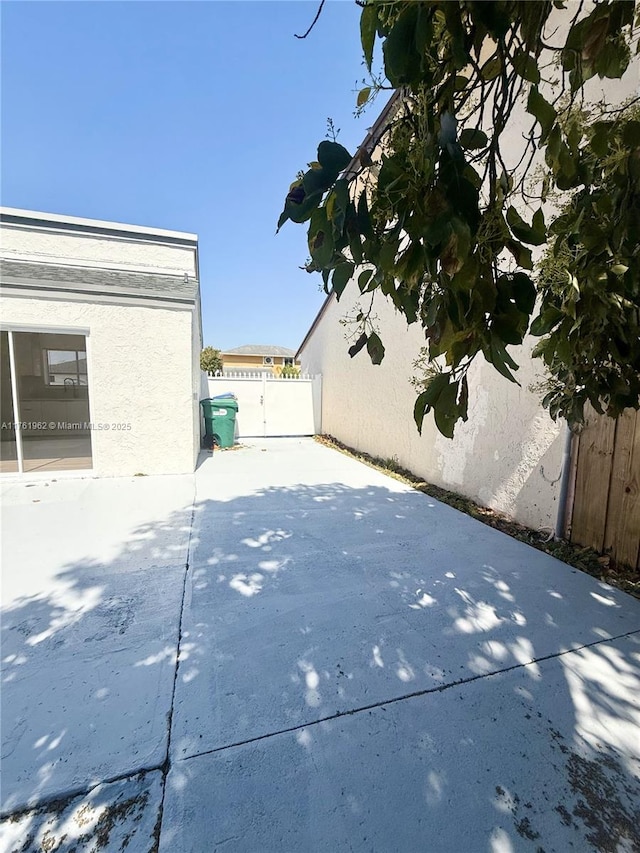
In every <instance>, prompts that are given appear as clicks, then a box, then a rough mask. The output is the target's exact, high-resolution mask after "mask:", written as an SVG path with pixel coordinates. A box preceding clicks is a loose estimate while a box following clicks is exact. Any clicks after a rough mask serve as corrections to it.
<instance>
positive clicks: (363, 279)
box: [358, 270, 377, 293]
mask: <svg viewBox="0 0 640 853" xmlns="http://www.w3.org/2000/svg"><path fill="white" fill-rule="evenodd" d="M372 275H373V270H363V271H362V272H361V273H360V275H359V276H358V287H359V288H360V292H361V293H366V292H367V287H368V285H369V282H370V281H371V276H372ZM376 286H377V284H376Z"/></svg>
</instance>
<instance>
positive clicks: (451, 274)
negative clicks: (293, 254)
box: [278, 0, 640, 437]
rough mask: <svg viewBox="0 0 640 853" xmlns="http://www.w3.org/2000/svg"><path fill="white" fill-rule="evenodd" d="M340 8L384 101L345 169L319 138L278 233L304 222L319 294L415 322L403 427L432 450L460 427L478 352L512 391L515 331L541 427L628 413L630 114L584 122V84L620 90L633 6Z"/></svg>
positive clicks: (632, 43)
mask: <svg viewBox="0 0 640 853" xmlns="http://www.w3.org/2000/svg"><path fill="white" fill-rule="evenodd" d="M359 5H361V6H362V14H361V22H360V29H361V41H362V49H363V52H364V56H365V60H366V64H367V66H368V68H369V71H370V72H371V70H372V63H373V56H374V45H375V42H376V39H379V40H380V41H381V43H382V55H383V61H384V77H385V78H386V80H387V81H388V84H389V87H390V88H393V89H396V90H399V97H398V108H397V109H395V110H394V111H392V113H391V116H390V118H389V119H388V121H387V122H386V123H385V124H384V126H383V127H381V128H379V131H378V133H377V136H376V137H375V138H374V139H373V140H372V144H371V146H370V148H369V150H362V149H361V150H360V151H359V152H358V155H357V157H356V158H352V156H351V154H350V153H349V152H348V151H347V150H346V149H345V148H344V147H343V146H342V145H340V144H339V143H338V142H336V141H335V140H333V141H331V140H325V141H323V142H321V143H320V145H319V147H318V153H317V159H316V160H315V161H314V162H312V163H310V164H309V168H308V170H307V171H306V172H305V173H304V174H301V175H300V176H299V178H298V179H297V180H296V181H295V182H294V183H293V184H292V185H291V187H290V190H289V193H288V195H287V198H286V202H285V206H284V210H283V212H282V214H281V216H280V220H279V222H278V227H279V228H280V227H281V226H282V225H283V224H284V223H285V222H286V221H287V220H288V219H290V220H292V221H293V222H297V223H303V222H308V223H309V225H308V245H309V253H310V261H309V263H308V264H307V269H308V270H309V271H310V272H313V271H318V272H320V273H321V275H322V280H323V283H324V287H325V290H326V291H327V292H328V293H329V292H332V291H333V292H334V293H335V294H336V296H337V297H338V298H340V296H341V294H342V293H343V291H344V289H345V287H346V285H347V283H348V282H349V281H350V280H351V279H353V278H354V277H355V280H356V281H357V285H358V287H359V289H360V291H361V292H362V293H363V294H364V293H376V292H380V293H382V294H384V296H386V297H387V298H389V299H391V300H392V301H393V304H394V305H395V307H396V308H397V310H398V311H400V312H402V314H403V315H404V316H405V317H406V319H407V321H408V322H409V323H415V322H418V323H420V324H421V325H422V327H423V329H424V333H425V338H426V343H427V351H428V359H429V362H430V364H431V371H430V375H429V379H428V382H427V384H426V386H425V390H423V391H422V393H421V394H420V395H419V397H418V399H417V401H416V405H415V418H416V423H417V424H418V428H421V425H422V421H423V419H424V416H425V414H426V413H428V412H429V411H431V410H433V412H434V416H435V421H436V425H437V427H438V429H439V430H440V431H441V432H442V433H443V434H444V435H446V436H449V437H450V436H452V435H453V430H454V427H455V424H456V423H457V421H458V420H460V419H462V420H466V419H467V400H468V380H467V374H468V371H469V368H470V365H471V364H472V362H473V361H474V359H475V358H476V357H478V356H479V355H482V356H483V357H484V358H485V359H486V360H487V361H488V362H490V363H491V364H493V365H494V367H495V368H496V370H498V371H499V372H500V373H501V374H502V375H503V376H504V377H506V378H507V379H509V380H511V381H514V382H515V381H516V378H515V376H514V372H515V371H516V370H517V369H518V365H517V364H516V362H515V361H514V359H513V357H512V355H510V354H509V352H508V350H507V347H509V346H513V345H517V344H520V343H522V341H523V339H524V336H525V334H526V333H527V330H530V331H531V333H532V334H534V335H538V336H541V341H540V342H539V344H538V346H537V347H536V350H535V355H537V356H539V357H540V358H542V359H543V360H544V363H545V365H546V368H547V370H548V372H549V375H550V380H549V388H548V393H547V394H546V395H545V398H544V403H545V405H547V406H548V407H549V409H550V412H551V414H552V416H553V417H557V416H559V415H560V416H563V417H566V418H567V419H568V420H569V422H570V423H572V424H575V423H579V422H580V421H581V420H582V418H583V409H584V405H585V403H586V402H587V401H590V402H591V403H592V404H593V406H594V407H595V408H596V409H597V410H598V411H606V412H607V413H608V414H609V415H612V416H616V415H617V414H619V413H620V411H622V409H624V408H625V407H627V406H633V407H635V408H638V405H639V396H640V378H639V377H640V317H639V314H640V248H639V246H640V121H639V120H638V113H637V110H635V111H634V110H633V109H631V108H629V107H627V108H625V109H622V108H619V109H610V108H608V107H607V106H606V105H604V104H602V105H600V107H599V109H598V110H596V114H595V115H594V105H593V104H591V113H590V114H589V113H587V112H586V109H587V106H588V105H589V90H588V87H589V83H588V81H589V80H590V79H591V78H593V77H596V78H609V79H617V78H621V77H622V76H623V75H624V74H625V72H626V73H629V74H634V75H635V77H636V80H637V76H638V65H637V64H635V65H633V64H632V59H633V57H634V56H635V55H637V52H638V47H637V38H636V33H637V29H638V27H639V26H640V15H639V14H638V11H637V10H636V8H635V3H634V2H626V0H611V2H601V3H597V4H595V5H592V4H586V3H583V2H580V3H578V2H576V3H570V4H568V7H567V8H565V4H564V3H562V2H560V0H554V2H535V1H533V2H532V1H531V0H498V2H486V0H430V1H428V2H413V0H409V2H407V0H396V2H364V3H362V2H360V3H359ZM636 62H637V60H636ZM630 66H631V67H630ZM585 87H586V88H585ZM376 88H381V84H380V82H379V80H378V81H376V80H375V79H374V81H373V82H372V84H371V86H367V87H365V88H364V89H363V90H362V91H361V92H360V95H359V99H358V102H359V104H362V103H364V102H365V101H366V100H367V99H369V98H370V97H371V95H372V92H373V91H374V90H375V89H376ZM637 88H638V86H637V85H636V89H637ZM514 127H519V128H521V130H520V132H519V133H515V134H514V130H513V128H514ZM514 140H515V144H514ZM376 146H379V147H380V150H381V151H382V153H381V155H380V157H379V159H378V158H377V162H376V164H375V165H374V166H372V161H371V154H372V151H373V149H374V148H375V147H376ZM514 152H515V153H516V154H517V156H514ZM540 163H542V168H540ZM549 195H551V197H552V198H553V204H547V205H546V207H545V211H544V212H543V205H544V203H545V201H547V199H548V196H549ZM563 196H564V198H563ZM545 217H546V219H548V220H549V222H546V221H545ZM532 247H540V248H539V249H538V251H539V252H541V251H544V260H543V261H542V263H541V266H540V270H539V274H538V275H537V276H536V275H535V273H534V258H533V256H532ZM534 251H535V248H534ZM534 315H536V316H535V318H534ZM532 318H534V319H533V322H532ZM357 323H358V324H359V327H358V334H357V340H356V342H355V344H354V345H353V346H352V347H351V349H350V350H349V352H350V354H351V355H352V356H353V355H356V354H357V353H358V352H359V351H360V350H362V349H364V348H365V347H366V349H367V351H368V353H369V356H370V357H371V359H372V361H373V362H374V363H375V364H379V363H380V362H381V361H382V359H383V357H384V346H383V343H382V341H381V340H380V337H379V336H378V334H377V332H376V331H375V329H373V328H372V324H371V321H370V318H369V316H368V314H367V312H366V311H363V312H361V313H359V314H358V316H357Z"/></svg>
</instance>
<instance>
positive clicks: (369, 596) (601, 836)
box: [0, 483, 640, 851]
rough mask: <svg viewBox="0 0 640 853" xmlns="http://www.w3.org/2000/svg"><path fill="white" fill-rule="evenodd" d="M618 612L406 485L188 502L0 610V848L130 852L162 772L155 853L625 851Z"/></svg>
mask: <svg viewBox="0 0 640 853" xmlns="http://www.w3.org/2000/svg"><path fill="white" fill-rule="evenodd" d="M80 521H81V520H80ZM185 527H190V528H191V531H192V532H191V542H190V546H189V556H188V569H187V568H186V566H185V565H184V563H180V561H179V560H176V559H175V558H174V556H172V554H171V552H170V550H166V554H167V565H162V564H161V561H162V556H160V562H159V563H158V564H157V565H147V563H148V562H149V560H148V555H147V556H145V552H149V553H150V549H153V548H154V547H155V546H156V545H157V540H158V538H159V537H161V539H162V542H163V543H170V542H171V538H172V535H173V533H174V532H175V535H176V537H178V535H184V531H185ZM154 553H155V554H157V549H156V551H154ZM125 558H126V559H125ZM138 558H139V560H140V564H141V565H145V568H142V569H136V568H135V565H134V563H135V560H136V559H138ZM132 559H133V562H132ZM13 570H14V571H29V566H20V565H19V562H16V564H15V566H14V567H13ZM638 604H639V603H638V602H637V601H635V600H633V599H631V598H630V597H628V596H626V595H625V594H624V593H621V592H618V591H616V590H613V589H611V588H609V587H608V586H606V585H604V584H599V583H597V582H596V581H594V580H593V579H592V578H590V577H588V576H586V575H582V574H581V573H579V572H577V571H576V570H573V569H570V568H569V567H567V566H565V565H564V564H562V563H559V562H558V561H556V560H554V559H553V558H551V557H549V556H548V555H545V554H542V553H541V552H538V551H534V550H533V549H531V548H529V547H527V546H526V545H523V544H522V543H519V542H516V541H515V540H511V539H509V538H508V537H506V536H504V535H503V534H500V533H498V532H497V531H495V530H492V529H491V528H488V527H486V526H484V525H481V524H479V523H478V522H475V521H473V520H472V519H470V518H468V517H466V516H463V515H461V514H460V513H458V512H456V511H455V510H453V509H452V508H450V507H447V506H444V505H441V504H438V503H437V502H436V501H434V500H433V499H431V498H428V497H426V496H424V495H422V494H420V493H417V492H411V491H406V492H398V491H397V490H395V489H394V490H388V489H385V488H381V487H378V486H371V487H364V488H350V487H347V486H345V485H343V484H341V483H333V484H328V485H322V486H304V485H297V486H291V487H274V488H269V489H261V490H260V489H259V490H255V491H254V492H253V494H251V495H250V496H245V497H237V498H233V499H230V500H227V501H217V500H199V501H198V500H196V502H195V504H194V506H193V507H190V506H189V507H186V508H185V509H183V510H180V511H175V512H173V513H171V514H169V515H167V516H166V517H164V518H160V519H155V520H153V521H149V522H148V523H145V524H144V525H139V526H137V527H136V528H135V529H134V531H133V534H132V536H131V537H130V540H129V544H128V545H125V546H124V547H123V549H122V553H121V554H120V555H118V556H116V557H115V558H114V559H113V560H111V561H109V562H104V561H96V562H91V561H83V562H78V563H73V564H68V565H65V566H63V567H61V568H60V569H59V571H57V572H56V573H55V579H54V582H53V583H52V584H51V585H50V587H49V588H48V589H47V590H43V592H42V593H39V594H37V595H32V596H29V597H24V598H18V599H16V600H15V601H13V603H12V604H11V605H10V606H9V607H8V608H6V610H5V611H4V613H3V621H2V640H3V644H2V660H3V675H2V735H3V752H2V763H3V800H2V807H3V814H4V815H5V816H7V815H9V817H7V818H6V820H5V822H4V828H3V829H2V833H4V838H5V840H6V839H9V841H11V839H13V838H14V837H15V834H16V832H19V834H20V838H21V841H20V842H18V840H17V839H16V841H15V845H16V846H13V847H12V846H11V845H10V843H8V842H7V844H6V845H5V846H6V849H7V850H9V849H10V850H24V851H27V850H39V849H46V848H45V847H44V846H43V841H42V839H43V838H45V837H47V836H48V837H49V838H51V839H54V840H55V842H56V843H58V845H59V846H58V847H52V848H51V849H55V850H60V851H63V850H67V849H68V850H71V849H75V848H74V847H73V844H76V845H78V844H80V846H78V848H77V849H78V850H80V849H85V847H86V849H91V848H90V846H89V845H90V844H92V843H94V842H95V839H97V838H101V839H102V840H103V842H104V845H103V846H104V847H105V849H109V850H119V849H125V847H127V846H128V845H129V844H131V845H132V846H131V847H130V848H129V849H135V850H154V849H156V848H157V845H158V833H159V826H160V820H161V819H162V805H161V804H162V798H163V796H164V788H163V786H164V783H165V781H166V779H167V774H169V775H168V783H167V796H168V797H169V800H170V802H169V805H168V807H167V808H166V810H165V814H164V822H163V828H162V835H163V839H162V844H161V849H166V850H173V849H175V850H181V849H218V848H217V846H216V845H217V844H218V843H220V844H222V841H221V840H220V839H223V838H224V837H225V836H224V833H225V832H229V833H232V835H231V836H229V837H235V836H234V835H233V833H238V832H240V835H239V836H238V840H237V842H236V843H235V844H233V843H232V844H231V845H230V847H228V848H226V847H225V849H234V850H253V849H258V848H256V847H254V846H253V845H255V844H256V843H261V844H262V846H261V847H260V849H262V850H270V849H274V850H275V849H278V847H279V849H290V850H303V849H305V850H306V849H314V850H315V849H317V850H337V849H356V850H359V849H363V850H364V849H374V850H387V849H391V848H389V847H388V846H387V845H388V843H390V842H391V841H392V839H395V843H396V847H395V849H403V850H413V849H421V844H422V842H423V840H424V838H423V833H424V832H426V831H427V830H428V831H429V832H434V831H435V830H434V827H435V828H436V829H437V830H438V832H440V833H441V834H440V835H439V836H437V837H438V838H439V839H440V840H439V842H437V843H436V844H435V846H434V847H433V849H434V850H447V849H453V848H452V847H451V846H447V845H451V844H460V843H464V841H465V838H466V839H467V841H469V838H470V837H471V836H469V837H467V836H466V835H465V832H467V831H471V830H473V833H475V834H474V835H473V837H474V838H475V839H476V841H477V844H475V847H474V844H473V843H472V844H471V846H470V847H466V848H457V849H489V850H495V851H498V850H504V851H508V850H512V849H513V850H516V849H529V848H528V847H526V848H525V847H523V844H528V843H531V844H532V845H533V846H532V847H531V849H535V845H536V844H537V845H538V846H539V847H542V848H545V838H547V837H549V838H551V839H552V840H553V839H556V841H557V839H563V840H566V839H572V843H575V844H576V849H596V850H603V851H604V850H617V849H639V845H640V837H639V836H638V827H639V826H640V814H639V813H638V807H637V803H638V802H639V801H640V784H639V782H638V777H637V774H638V769H639V763H640V754H639V751H638V741H637V731H638V729H637V726H638V725H639V724H640V711H639V709H638V702H637V697H638V687H639V686H640V645H639V644H638V642H637V634H636V637H635V638H634V637H633V636H630V635H631V633H632V632H638V631H639V630H640V608H639V606H638ZM179 636H180V655H179V664H177V663H176V653H177V649H178V640H179ZM500 673H501V674H502V675H500ZM463 688H464V691H466V692H461V691H462V690H463ZM455 691H458V693H456V692H455ZM459 697H464V701H463V700H462V699H459ZM454 699H455V700H456V701H454ZM411 703H413V704H411ZM416 703H419V704H416ZM385 715H388V718H389V720H390V721H392V722H389V723H386V722H384V717H385ZM170 731H171V741H170V737H169V732H170ZM283 738H287V741H286V742H287V743H289V746H288V747H287V748H286V750H285V752H284V753H283V755H284V764H283V763H281V764H278V762H276V763H275V764H274V768H278V767H279V768H280V769H279V770H278V771H277V772H276V778H271V783H270V784H269V785H267V782H266V780H263V778H262V776H261V773H262V772H263V771H264V768H265V767H266V768H267V769H268V770H269V773H270V774H271V770H272V769H274V768H272V767H271V765H270V763H269V762H270V758H269V755H271V752H269V751H270V750H276V751H277V750H278V749H280V748H281V746H280V745H281V744H282V743H284V742H285V741H284V740H283ZM523 755H526V756H527V758H526V759H525V758H522V756H523ZM206 762H209V763H208V764H207V763H206ZM221 762H222V763H223V765H224V767H223V772H219V771H220V768H221ZM485 765H486V766H485ZM247 767H248V768H249V769H250V772H249V771H247ZM261 768H262V770H261ZM319 768H320V770H319ZM487 768H489V770H490V772H489V771H488V770H487ZM527 768H529V771H528V772H529V774H530V776H529V778H527ZM214 771H215V773H214V775H210V774H211V773H213V772H214ZM320 771H321V772H320ZM319 773H320V776H319V775H318V774H319ZM320 777H322V779H324V781H323V782H321V781H319V780H320ZM104 783H111V785H112V786H115V787H110V784H104ZM123 785H125V787H124V788H123ZM132 785H133V787H131V786H132ZM97 786H101V787H97ZM126 786H128V787H126ZM194 786H195V787H194ZM265 786H266V787H265ZM532 790H533V791H537V795H536V794H535V793H531V791H532ZM87 792H89V793H87ZM91 792H93V793H91ZM465 797H466V798H467V806H466V807H465V808H466V809H467V812H468V813H467V817H466V818H461V817H460V814H459V804H460V802H461V801H462V799H463V798H465ZM89 801H91V803H93V806H92V807H93V811H91V810H89V811H86V810H85V811H84V812H83V808H84V807H85V806H86V805H87V803H88V802H89ZM187 802H188V804H189V807H190V809H191V812H190V814H191V815H192V817H193V815H195V816H196V819H195V821H191V822H190V821H189V820H186V818H185V814H186V813H185V808H186V806H185V804H186V803H187ZM123 803H124V804H125V805H123ZM141 804H142V806H141ZM296 804H297V805H298V806H299V807H300V809H301V811H300V814H299V817H300V822H298V823H296V822H292V821H291V819H290V815H291V809H292V808H295V807H296ZM70 814H73V815H75V816H74V817H71V818H70V817H69V815H70ZM88 814H90V815H91V819H90V820H88V819H87V815H88ZM83 815H84V817H83ZM331 815H333V817H332V818H331ZM288 816H289V817H288ZM83 820H85V821H86V820H88V823H86V822H85V824H83V823H82V821H83ZM208 822H211V824H212V826H215V827H216V832H215V838H214V841H215V843H213V842H211V838H213V836H211V837H210V836H208V835H202V833H203V832H204V831H205V829H206V830H207V832H208V831H209V830H208V829H207V823H208ZM445 826H447V827H448V829H446V831H445V830H444V829H443V827H445ZM474 827H475V828H474ZM14 830H15V831H14ZM218 830H219V831H218ZM191 831H193V832H194V833H195V836H194V837H195V838H196V841H195V842H193V841H188V840H185V836H184V833H185V832H191ZM11 833H13V835H12V834H11ZM92 833H93V834H92ZM198 833H200V834H198ZM220 833H221V834H220ZM243 833H245V834H243ZM63 836H64V838H63ZM2 837H3V836H0V838H2ZM29 838H30V839H31V842H30V844H31V846H29V845H28V844H27V845H26V846H25V845H24V842H25V839H29ZM206 838H209V840H210V846H209V847H206V846H205V847H201V846H199V844H202V843H206V842H204V841H203V839H206ZM261 838H262V842H260V839H261ZM78 839H81V841H78ZM82 839H84V840H82ZM133 839H135V840H133ZM198 839H199V840H198ZM215 839H218V841H216V840H215ZM534 842H535V844H534ZM51 843H53V841H52V842H51ZM82 844H84V845H85V847H83V846H82ZM190 844H192V845H193V844H195V846H189V845H190ZM309 844H311V846H308V845H309ZM38 845H40V846H38ZM509 845H510V846H509ZM625 845H626V846H625ZM634 845H635V846H634ZM564 849H568V848H564Z"/></svg>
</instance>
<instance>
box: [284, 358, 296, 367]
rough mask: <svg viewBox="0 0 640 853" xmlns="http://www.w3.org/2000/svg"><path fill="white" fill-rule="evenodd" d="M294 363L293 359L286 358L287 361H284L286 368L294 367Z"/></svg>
mask: <svg viewBox="0 0 640 853" xmlns="http://www.w3.org/2000/svg"><path fill="white" fill-rule="evenodd" d="M293 361H294V360H293V359H292V358H285V360H284V366H285V367H293Z"/></svg>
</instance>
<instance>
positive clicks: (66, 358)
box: [43, 349, 87, 385]
mask: <svg viewBox="0 0 640 853" xmlns="http://www.w3.org/2000/svg"><path fill="white" fill-rule="evenodd" d="M43 356H44V367H45V383H46V384H47V385H86V384H87V354H86V352H84V350H60V349H45V350H43Z"/></svg>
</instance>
